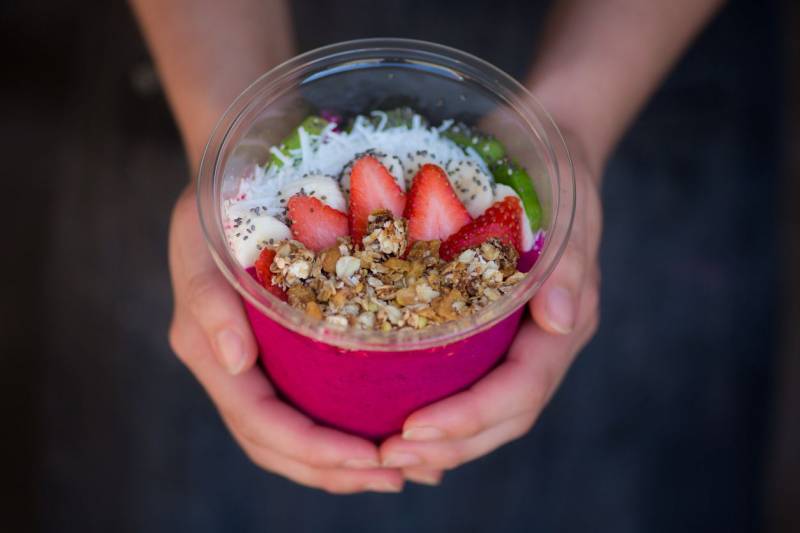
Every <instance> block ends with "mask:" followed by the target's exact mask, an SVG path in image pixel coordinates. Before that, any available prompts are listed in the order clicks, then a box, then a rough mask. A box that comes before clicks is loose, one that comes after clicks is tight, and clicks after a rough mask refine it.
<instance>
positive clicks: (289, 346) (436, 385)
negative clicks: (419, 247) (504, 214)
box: [197, 39, 575, 439]
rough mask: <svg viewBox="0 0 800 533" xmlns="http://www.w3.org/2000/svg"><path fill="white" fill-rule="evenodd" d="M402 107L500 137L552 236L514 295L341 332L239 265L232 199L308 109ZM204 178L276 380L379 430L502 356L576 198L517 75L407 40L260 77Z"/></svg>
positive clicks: (212, 145)
mask: <svg viewBox="0 0 800 533" xmlns="http://www.w3.org/2000/svg"><path fill="white" fill-rule="evenodd" d="M400 105H409V106H411V107H412V108H414V109H415V110H416V111H417V112H419V113H421V114H422V115H424V116H426V117H427V118H429V119H430V120H431V121H432V123H434V124H436V123H439V122H441V121H442V120H444V119H448V118H452V119H456V120H461V121H463V122H465V123H467V124H469V125H477V124H480V128H481V129H483V130H484V131H488V132H490V133H493V134H494V135H495V136H496V137H498V138H499V140H500V141H501V142H503V143H504V145H505V147H506V149H507V151H508V153H509V154H511V155H512V156H513V157H514V158H515V159H517V160H518V161H519V163H521V164H522V165H523V166H525V167H526V168H527V170H528V173H529V174H530V175H531V176H532V178H531V179H532V180H533V181H534V186H535V188H536V190H537V192H538V194H539V199H540V202H541V204H542V209H543V213H544V222H543V228H544V230H545V232H546V233H545V239H544V246H543V248H542V250H541V252H540V254H539V257H538V260H537V261H536V262H535V264H534V265H533V268H531V269H530V271H529V272H528V274H527V276H526V277H525V279H524V280H523V281H521V282H520V283H519V284H518V285H517V286H516V287H515V289H514V291H513V292H512V293H511V294H510V295H508V296H506V297H504V298H502V299H501V300H499V301H498V302H495V303H494V304H492V305H491V306H489V307H487V308H485V309H483V310H481V311H480V312H479V313H477V314H475V315H472V316H469V317H465V318H462V319H460V320H457V321H453V322H450V323H445V324H442V325H438V326H433V327H429V328H427V329H423V330H419V331H403V330H400V331H391V332H378V331H364V330H354V329H349V330H338V329H333V328H331V327H330V326H326V325H325V324H324V323H320V322H317V321H314V320H312V319H309V318H308V317H307V316H306V315H305V314H304V313H302V312H301V311H298V310H296V309H294V308H291V307H289V306H287V305H286V304H284V303H282V302H280V301H278V300H277V299H276V298H274V297H273V296H272V295H270V294H269V293H268V292H267V291H265V290H264V289H263V288H262V287H260V286H259V284H258V283H257V282H256V281H255V280H254V279H253V278H252V276H251V275H249V274H248V272H247V271H246V270H245V269H244V268H243V267H242V266H241V265H239V264H238V263H237V261H236V259H235V258H234V257H233V256H232V255H231V253H230V251H229V248H228V246H227V244H226V239H225V234H224V230H223V222H224V220H223V219H224V216H225V214H224V211H223V202H224V201H225V200H226V199H229V198H231V197H232V196H234V195H235V194H236V192H237V190H238V183H239V180H241V179H245V178H246V177H247V176H248V175H249V173H250V172H252V169H253V165H254V164H264V163H265V162H266V161H267V160H268V157H269V152H268V149H269V147H270V146H272V145H276V144H278V143H279V142H280V140H281V139H282V138H283V137H284V136H285V135H286V134H287V133H288V132H290V131H292V130H293V129H294V128H295V127H296V126H297V124H299V123H300V121H301V120H302V119H303V118H304V117H305V116H307V115H308V114H310V113H313V112H316V111H318V110H333V111H336V112H338V113H343V114H345V115H348V114H352V115H354V114H358V113H368V112H369V111H371V110H375V109H389V108H393V107H397V106H400ZM197 185H198V188H197V192H198V205H199V210H200V217H201V221H202V225H203V230H204V232H205V235H206V238H207V240H208V244H209V248H210V250H211V253H212V255H213V256H214V259H215V261H216V263H217V265H218V266H219V268H220V270H221V271H222V273H223V274H224V275H225V277H226V278H227V279H228V281H229V282H230V283H231V285H233V287H234V288H235V289H236V290H237V291H238V292H239V294H240V295H241V297H242V299H243V301H244V305H245V308H246V311H247V315H248V317H249V319H250V323H251V325H252V328H253V332H254V334H255V337H256V339H257V341H258V346H259V348H260V352H261V360H262V362H263V365H264V368H265V370H266V372H267V374H268V375H269V378H270V380H271V381H272V383H273V384H274V385H275V386H276V387H277V388H278V390H279V391H280V392H281V393H282V395H283V396H284V397H285V398H286V399H287V400H288V401H290V402H291V403H293V404H294V405H295V406H296V407H298V408H299V409H300V410H302V411H303V412H305V413H306V414H308V415H309V416H310V417H312V418H313V419H314V420H316V421H318V422H321V423H324V424H327V425H329V426H333V427H336V428H340V429H342V430H344V431H347V432H350V433H354V434H357V435H362V436H365V437H367V438H371V439H381V438H383V437H386V436H388V435H391V434H393V433H396V432H398V431H399V430H400V429H401V428H402V425H403V421H404V420H405V418H406V417H407V416H408V415H409V414H410V413H412V412H413V411H415V410H416V409H418V408H420V407H422V406H424V405H427V404H429V403H432V402H434V401H436V400H439V399H441V398H444V397H447V396H449V395H452V394H454V393H455V392H458V391H460V390H463V389H465V388H467V387H469V386H470V385H472V384H473V383H475V382H476V381H477V380H478V379H480V378H481V377H482V376H483V375H485V374H486V373H487V372H488V371H489V370H491V369H492V367H493V366H495V365H496V364H497V363H498V362H499V361H500V360H501V358H502V357H503V355H504V354H505V353H506V351H507V350H508V347H509V345H510V344H511V341H512V340H513V338H514V335H515V333H516V331H517V328H518V326H519V322H520V318H521V317H522V315H523V313H524V310H525V303H526V302H527V301H528V300H529V299H530V298H531V296H533V294H534V293H535V292H536V290H537V289H538V288H539V287H540V286H541V284H542V282H543V281H544V280H545V279H546V277H547V276H548V275H549V274H550V272H551V271H552V270H553V268H554V267H555V264H556V262H557V261H558V258H559V256H560V254H561V252H562V251H563V249H564V246H565V244H566V241H567V238H568V236H569V231H570V226H571V223H572V217H573V214H574V208H575V197H574V195H575V185H574V176H573V173H572V164H571V161H570V158H569V154H568V151H567V147H566V145H565V143H564V140H563V138H562V136H561V134H560V133H559V131H558V129H557V127H556V126H555V124H554V123H553V121H552V120H551V119H550V118H549V116H548V115H547V114H546V112H545V111H544V110H543V109H542V108H541V107H540V106H539V104H538V103H537V102H536V101H535V100H534V99H533V97H531V95H530V94H529V93H528V92H527V91H525V89H524V88H523V87H522V86H521V85H519V84H518V83H517V82H516V81H514V80H513V79H512V78H511V77H509V76H508V75H507V74H505V73H503V72H502V71H500V70H498V69H497V68H495V67H493V66H491V65H489V64H488V63H486V62H484V61H482V60H480V59H478V58H476V57H473V56H471V55H469V54H466V53H464V52H460V51H458V50H454V49H452V48H448V47H444V46H440V45H436V44H432V43H427V42H421V41H413V40H405V39H366V40H358V41H349V42H345V43H340V44H334V45H331V46H326V47H324V48H320V49H317V50H314V51H311V52H308V53H305V54H302V55H300V56H297V57H295V58H294V59H291V60H290V61H287V62H286V63H283V64H282V65H280V66H278V67H276V68H274V69H273V70H271V71H269V72H268V73H266V74H264V75H263V76H261V77H260V78H259V79H258V80H256V81H255V82H254V83H253V84H252V85H251V86H250V87H248V88H247V89H246V90H245V91H244V92H243V93H242V94H241V95H239V97H238V98H237V99H236V100H235V101H234V102H233V104H231V106H230V107H229V108H228V110H227V111H226V112H225V114H224V115H223V117H222V118H221V119H220V121H219V123H218V124H217V126H216V128H215V130H214V132H213V134H212V136H211V139H210V140H209V143H208V145H207V146H206V150H205V153H204V155H203V159H202V163H201V165H200V171H199V176H198V184H197ZM530 349H531V350H534V351H535V350H536V347H535V346H531V347H530Z"/></svg>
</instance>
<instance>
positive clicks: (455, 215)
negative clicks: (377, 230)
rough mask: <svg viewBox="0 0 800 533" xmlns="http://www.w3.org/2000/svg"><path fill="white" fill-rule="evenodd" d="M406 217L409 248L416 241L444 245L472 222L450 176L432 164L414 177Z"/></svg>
mask: <svg viewBox="0 0 800 533" xmlns="http://www.w3.org/2000/svg"><path fill="white" fill-rule="evenodd" d="M404 216H405V217H406V218H407V219H408V247H409V248H411V245H412V244H413V243H414V241H434V240H440V241H443V240H445V239H446V238H448V237H449V236H450V235H453V234H454V233H455V232H457V231H458V230H459V229H461V227H462V226H464V224H467V223H468V222H469V221H470V220H472V217H470V216H469V213H468V212H467V209H466V208H465V207H464V204H462V203H461V201H460V200H459V199H458V196H456V193H455V191H454V190H453V186H452V185H450V180H449V179H447V174H445V172H444V170H442V169H441V168H439V167H438V166H436V165H432V164H427V165H422V167H421V168H420V169H419V172H417V175H416V176H414V181H412V182H411V191H410V192H409V193H408V204H406V211H405V215H404Z"/></svg>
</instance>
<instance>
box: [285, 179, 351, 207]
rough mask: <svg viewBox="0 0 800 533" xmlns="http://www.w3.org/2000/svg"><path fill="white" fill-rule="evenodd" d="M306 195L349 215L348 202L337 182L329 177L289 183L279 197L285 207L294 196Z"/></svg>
mask: <svg viewBox="0 0 800 533" xmlns="http://www.w3.org/2000/svg"><path fill="white" fill-rule="evenodd" d="M296 194H305V195H307V196H313V197H314V198H317V199H319V200H320V201H321V202H322V203H325V204H328V205H329V206H331V207H332V208H334V209H336V210H337V211H341V212H342V213H347V202H346V201H345V199H344V195H343V194H342V190H341V189H340V188H339V184H338V183H336V180H335V179H333V178H331V177H329V176H322V175H314V176H307V177H305V178H302V179H299V180H296V181H293V182H291V183H287V184H286V185H284V186H283V187H282V188H281V190H280V191H279V192H278V197H279V198H280V199H281V200H282V202H281V204H283V205H284V206H285V205H286V202H287V201H288V200H289V198H291V197H292V196H294V195H296Z"/></svg>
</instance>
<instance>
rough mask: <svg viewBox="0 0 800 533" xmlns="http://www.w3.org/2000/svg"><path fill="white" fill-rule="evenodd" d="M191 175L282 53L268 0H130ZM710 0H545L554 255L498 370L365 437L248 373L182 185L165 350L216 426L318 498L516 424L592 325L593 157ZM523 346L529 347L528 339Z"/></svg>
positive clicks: (426, 464)
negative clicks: (566, 158)
mask: <svg viewBox="0 0 800 533" xmlns="http://www.w3.org/2000/svg"><path fill="white" fill-rule="evenodd" d="M131 4H132V7H133V9H134V12H135V13H136V15H137V17H138V19H139V22H140V25H141V27H142V30H143V33H144V34H145V38H146V40H147V41H148V44H149V46H150V49H151V52H152V54H153V57H154V59H155V62H156V64H157V67H158V71H159V74H160V77H161V81H162V83H163V85H164V87H165V90H166V93H167V98H168V100H169V103H170V106H171V108H172V110H173V113H174V115H175V118H176V121H177V123H178V126H179V129H180V131H181V134H182V137H183V141H184V145H185V148H186V153H187V157H188V160H189V162H190V165H191V166H192V169H196V167H197V165H198V163H199V160H200V155H201V152H202V148H203V146H204V145H205V142H206V140H207V138H208V136H209V134H210V132H211V129H212V127H213V125H214V123H215V122H216V120H217V119H218V117H219V116H220V115H221V114H222V112H223V111H224V110H225V108H226V107H227V105H228V104H229V103H230V102H231V101H232V100H233V99H234V98H235V97H236V95H237V94H238V93H239V92H241V90H243V89H244V88H245V87H246V86H247V85H248V84H249V83H250V82H251V81H252V80H254V79H255V78H256V77H257V76H258V75H260V74H261V73H263V72H265V71H267V70H268V69H269V68H270V67H272V66H274V65H275V64H277V63H279V62H281V61H283V60H285V59H288V58H289V57H290V56H291V55H292V54H293V53H294V47H293V36H292V33H291V21H290V20H289V12H288V7H287V4H286V3H284V2H283V1H281V0H269V1H264V0H231V1H228V2H217V1H215V0H171V1H170V2H163V1H161V0H131ZM721 4H722V0H669V1H667V0H663V1H652V2H641V0H606V1H604V2H597V1H596V0H561V1H559V2H556V4H555V6H554V7H553V9H552V12H551V14H550V16H549V18H548V21H547V23H546V24H545V30H544V34H543V37H542V39H541V43H540V46H539V48H538V50H539V52H538V55H537V58H536V60H535V62H534V64H533V66H532V68H531V71H530V72H531V74H530V75H529V76H528V77H527V79H526V80H525V81H526V85H527V86H528V88H529V89H530V90H531V92H532V93H533V94H534V95H535V96H536V97H537V98H538V100H539V101H540V102H541V103H542V104H543V105H544V107H545V108H546V109H547V110H548V111H549V112H550V113H551V114H552V116H553V117H554V119H555V121H556V123H557V124H558V125H559V127H560V128H561V129H562V131H563V132H564V134H565V137H566V139H567V144H568V146H569V149H570V152H571V155H572V159H573V164H574V167H575V176H576V197H577V209H576V216H575V221H574V224H573V230H572V235H571V237H570V240H569V243H568V246H567V249H566V251H565V253H564V256H563V257H562V259H561V260H560V262H559V264H558V266H557V268H556V269H555V271H554V272H553V274H552V275H551V276H550V278H549V279H548V280H547V282H546V283H545V284H544V286H543V287H542V288H541V289H540V290H539V292H537V294H536V295H535V296H534V298H533V299H532V300H531V301H530V303H529V307H530V317H527V318H526V319H525V320H524V321H523V324H522V326H521V328H520V331H519V333H518V335H517V337H516V339H515V341H514V343H513V345H512V347H511V349H510V351H509V354H508V357H507V359H506V360H505V362H504V363H503V364H501V365H500V366H499V367H498V368H496V369H495V370H494V371H492V372H491V373H490V374H489V375H487V376H486V377H485V378H483V379H482V380H481V381H479V382H478V383H477V384H475V385H474V386H473V387H471V388H470V389H468V390H466V391H464V392H461V393H459V394H456V395H454V396H452V397H450V398H447V399H445V400H442V401H440V402H437V403H435V404H432V405H430V406H427V407H425V408H423V409H420V410H419V411H417V412H415V413H413V414H412V415H411V416H409V418H408V419H407V420H406V422H405V425H404V429H403V432H402V434H401V435H397V436H394V437H391V438H389V439H388V440H386V441H385V442H384V443H382V444H381V445H380V446H376V445H375V444H374V443H372V442H369V441H367V440H364V439H361V438H358V437H355V436H352V435H348V434H345V433H342V432H339V431H336V430H333V429H330V428H326V427H323V426H320V425H317V424H315V423H314V422H313V421H311V420H310V419H308V417H306V416H305V415H303V414H301V413H300V412H298V411H297V410H295V409H294V408H292V407H291V406H289V405H287V404H286V403H284V402H282V401H281V400H280V399H279V398H278V397H277V396H276V395H275V390H274V388H273V387H272V385H271V384H270V383H269V381H268V380H267V378H266V376H265V375H264V374H263V373H262V372H261V370H260V369H259V368H258V367H256V366H254V363H255V361H256V358H257V347H256V343H255V340H254V338H253V335H252V333H251V331H250V327H249V324H248V322H247V318H246V317H245V315H244V311H243V307H242V303H241V300H240V299H239V297H238V295H237V294H236V292H235V291H234V290H233V289H232V288H231V287H230V285H229V284H228V283H227V281H226V280H225V279H224V277H223V276H222V275H221V274H220V273H219V271H218V269H217V267H216V265H215V264H214V262H213V260H212V258H211V256H210V255H209V252H208V249H207V247H206V244H205V241H204V239H203V236H202V233H201V230H200V223H199V218H198V214H197V210H196V206H195V201H194V188H193V185H188V186H187V188H186V189H185V190H184V192H183V193H182V194H181V196H180V197H179V199H178V201H177V203H176V205H175V208H174V210H173V215H172V222H171V226H170V239H169V258H170V272H171V275H172V285H173V291H174V301H175V309H174V314H173V320H172V325H171V327H170V335H169V337H170V344H171V346H172V348H173V350H174V351H175V353H176V354H177V355H178V357H179V358H180V360H181V361H182V362H183V363H184V364H186V366H187V367H188V368H189V369H190V370H191V372H192V373H193V374H194V375H195V377H196V378H197V379H198V381H199V382H200V383H201V384H202V385H203V387H204V388H205V390H206V392H207V393H208V395H209V397H210V398H211V400H212V401H213V402H214V404H215V406H216V407H217V409H218V410H219V412H220V415H221V416H222V418H223V420H224V421H225V423H226V425H227V427H228V429H229V430H230V431H231V434H232V435H233V436H234V438H235V439H236V440H237V442H238V443H239V445H240V446H241V447H242V449H243V450H244V452H245V453H246V454H247V456H248V457H249V458H250V459H251V460H253V462H255V463H256V464H258V465H259V466H261V467H262V468H264V469H266V470H269V471H271V472H274V473H276V474H279V475H282V476H285V477H287V478H289V479H292V480H294V481H296V482H298V483H301V484H304V485H308V486H312V487H317V488H320V489H323V490H326V491H329V492H333V493H352V492H360V491H368V490H369V491H377V492H397V491H400V490H402V487H403V483H404V481H405V480H406V479H408V480H412V481H416V482H420V483H427V484H437V483H439V482H440V480H441V478H442V475H443V472H444V471H446V470H448V469H451V468H455V467H457V466H458V465H460V464H463V463H465V462H469V461H471V460H474V459H476V458H478V457H481V456H482V455H485V454H487V453H489V452H491V451H492V450H494V449H496V448H498V447H499V446H502V445H503V444H505V443H507V442H509V441H511V440H514V439H516V438H518V437H520V436H522V435H524V434H525V433H527V432H528V431H529V430H530V429H531V427H532V426H533V424H534V423H535V421H536V419H537V418H538V416H539V414H540V413H541V411H542V409H544V407H545V406H546V405H547V402H548V401H549V399H550V398H551V397H552V395H553V394H554V392H555V390H556V389H557V387H558V385H559V383H560V382H561V380H562V379H563V377H564V375H565V374H566V372H567V370H568V369H569V367H570V365H571V363H572V362H573V360H574V359H575V357H576V355H577V354H578V352H579V351H580V350H581V348H583V346H584V345H585V344H586V343H587V342H588V341H589V339H590V338H591V337H592V336H593V335H594V333H595V331H596V329H597V325H598V322H599V314H598V302H599V282H600V272H599V268H598V264H597V251H598V247H599V244H600V234H601V227H602V209H601V206H600V200H599V194H598V190H599V187H600V182H601V179H600V178H601V176H602V172H603V168H604V166H605V162H606V160H607V159H608V157H609V155H610V153H611V151H612V150H613V148H614V146H615V144H616V143H617V141H618V139H619V137H620V136H621V135H622V134H623V133H624V131H625V129H626V128H627V127H628V125H629V124H630V122H631V121H632V120H633V119H634V118H635V116H636V114H637V112H638V111H639V109H640V108H641V107H642V106H643V105H644V103H645V102H646V100H647V98H648V97H649V96H650V95H651V94H652V92H653V91H654V90H655V88H656V87H657V86H658V84H659V83H660V81H661V80H662V79H663V77H664V76H665V75H666V73H667V72H668V71H669V69H670V67H671V66H672V65H673V63H674V62H675V61H676V60H677V59H678V58H679V57H680V55H681V53H682V52H683V51H684V50H685V48H686V47H687V46H688V44H689V43H690V42H691V41H692V39H693V37H694V36H695V35H696V34H697V33H698V32H699V31H700V29H701V28H702V27H703V26H704V25H705V24H706V23H707V21H708V20H709V19H710V18H711V17H712V16H713V14H714V13H715V12H716V11H717V9H718V8H719V7H720V5H721ZM534 347H535V352H534V350H533V348H534Z"/></svg>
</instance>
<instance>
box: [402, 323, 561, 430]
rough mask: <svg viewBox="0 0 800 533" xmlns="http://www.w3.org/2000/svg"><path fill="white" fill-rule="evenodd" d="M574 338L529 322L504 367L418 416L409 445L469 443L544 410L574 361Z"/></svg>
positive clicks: (410, 426) (411, 423) (410, 423)
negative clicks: (512, 420)
mask: <svg viewBox="0 0 800 533" xmlns="http://www.w3.org/2000/svg"><path fill="white" fill-rule="evenodd" d="M575 344H576V340H575V338H573V336H569V335H567V336H562V335H552V334H549V333H547V332H545V331H544V330H542V329H541V328H539V327H538V326H537V325H536V324H534V323H533V321H531V320H530V319H526V320H525V322H523V325H522V327H521V328H520V331H519V333H518V334H517V337H516V339H515V340H514V343H513V344H512V346H511V349H510V351H509V354H508V358H507V360H506V361H505V362H503V364H501V365H500V366H499V367H497V368H496V369H495V370H493V371H492V372H490V373H489V374H488V375H487V376H486V377H484V378H483V379H481V380H480V381H478V382H477V383H476V384H475V385H473V386H472V387H470V388H469V389H467V390H466V391H464V392H460V393H458V394H456V395H454V396H451V397H449V398H446V399H444V400H441V401H439V402H436V403H434V404H432V405H429V406H427V407H424V408H422V409H420V410H419V411H416V412H415V413H412V414H411V415H410V416H409V417H408V419H407V420H406V421H405V424H404V425H403V435H402V436H403V438H404V439H405V440H409V441H429V440H443V439H463V438H465V437H470V436H472V435H476V434H478V433H480V432H481V431H484V430H486V429H487V428H490V427H492V426H494V425H496V424H498V423H501V422H503V421H504V420H508V419H509V418H514V417H516V416H518V415H520V414H522V413H533V414H536V413H538V412H539V411H541V410H542V408H544V406H545V404H546V403H547V401H548V400H549V399H550V396H551V395H552V393H553V391H554V390H555V387H556V386H557V384H558V382H559V381H560V380H561V377H562V376H563V375H564V373H565V372H566V369H567V367H568V366H569V364H570V363H571V362H572V360H573V355H574V353H573V352H574V351H575V350H574V345H575Z"/></svg>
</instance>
